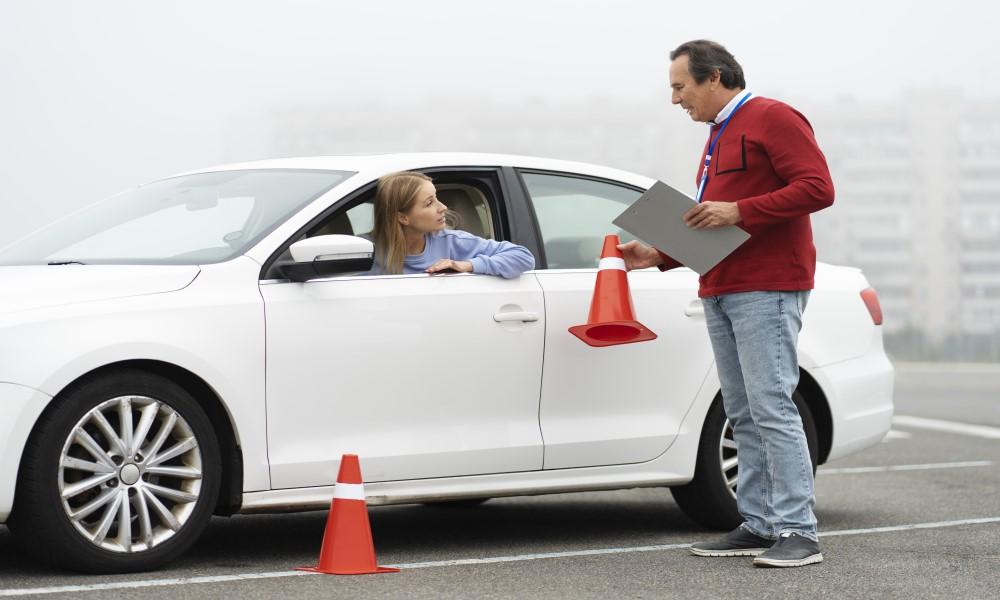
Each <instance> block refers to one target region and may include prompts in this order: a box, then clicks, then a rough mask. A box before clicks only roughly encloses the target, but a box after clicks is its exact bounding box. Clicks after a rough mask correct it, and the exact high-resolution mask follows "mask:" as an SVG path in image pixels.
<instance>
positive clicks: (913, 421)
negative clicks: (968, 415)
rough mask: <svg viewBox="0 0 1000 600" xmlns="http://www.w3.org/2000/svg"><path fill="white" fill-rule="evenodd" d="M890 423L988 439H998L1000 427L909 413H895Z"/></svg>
mask: <svg viewBox="0 0 1000 600" xmlns="http://www.w3.org/2000/svg"><path fill="white" fill-rule="evenodd" d="M892 424H893V425H900V426H902V427H915V428H916V429H930V430H932V431H944V432H946V433H957V434H960V435H971V436H973V437H981V438H986V439H989V440H1000V427H988V426H986V425H972V424H970V423H959V422H957V421H943V420H941V419H927V418H924V417H911V416H909V415H896V416H895V417H893V418H892Z"/></svg>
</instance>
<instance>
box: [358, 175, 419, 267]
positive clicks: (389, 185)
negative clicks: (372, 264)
mask: <svg viewBox="0 0 1000 600" xmlns="http://www.w3.org/2000/svg"><path fill="white" fill-rule="evenodd" d="M425 181H431V178H430V177H428V176H426V175H424V174H423V173H415V172H413V171H402V172H399V173H390V174H388V175H386V176H384V177H381V178H379V180H378V187H377V188H376V191H375V223H374V227H373V229H372V238H373V241H374V242H375V252H376V253H377V256H378V257H379V258H380V259H381V262H382V267H383V271H384V272H385V273H386V274H393V275H394V274H399V273H402V272H403V259H405V258H406V238H405V236H404V235H403V226H402V225H401V224H400V222H399V218H398V217H397V215H398V214H399V213H405V212H407V211H409V210H410V208H411V207H412V206H413V202H414V200H416V199H417V193H418V192H419V191H420V186H421V185H423V183H424V182H425Z"/></svg>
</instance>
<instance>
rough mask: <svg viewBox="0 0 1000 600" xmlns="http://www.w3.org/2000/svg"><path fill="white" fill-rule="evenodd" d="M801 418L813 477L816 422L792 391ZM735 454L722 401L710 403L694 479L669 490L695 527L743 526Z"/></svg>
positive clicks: (731, 434) (731, 527) (816, 436)
mask: <svg viewBox="0 0 1000 600" xmlns="http://www.w3.org/2000/svg"><path fill="white" fill-rule="evenodd" d="M792 400H794V401H795V407H796V408H798V410H799V416H800V417H801V418H802V428H803V430H804V431H805V434H806V442H807V443H808V445H809V458H810V460H811V461H812V468H813V473H814V474H815V473H816V465H817V462H818V459H819V450H818V449H819V443H818V441H819V437H818V434H817V432H816V422H815V420H814V419H813V416H812V411H810V410H809V406H808V405H807V404H806V402H805V398H803V397H802V395H801V394H800V393H799V392H798V391H797V390H796V391H795V392H794V393H793V394H792ZM736 473H737V452H736V443H735V442H734V441H733V429H732V427H731V426H730V425H729V420H728V419H727V418H726V412H725V408H724V407H723V405H722V397H721V396H719V397H717V398H716V399H715V401H714V402H712V406H711V407H710V408H709V409H708V414H707V415H706V417H705V425H704V426H703V427H702V432H701V440H700V441H699V443H698V458H697V462H696V465H695V473H694V479H692V480H691V482H690V483H688V484H686V485H680V486H673V487H671V488H670V492H671V493H672V494H673V497H674V500H676V501H677V504H678V506H680V507H681V510H682V511H684V514H686V515H687V516H689V517H690V518H691V519H693V520H694V521H695V522H697V523H698V524H699V525H702V526H704V527H708V528H711V529H719V530H723V531H728V530H731V529H735V528H736V527H737V526H738V525H740V523H742V522H743V517H742V516H740V512H739V510H737V508H736Z"/></svg>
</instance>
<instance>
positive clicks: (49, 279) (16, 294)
mask: <svg viewBox="0 0 1000 600" xmlns="http://www.w3.org/2000/svg"><path fill="white" fill-rule="evenodd" d="M200 271H201V269H200V268H199V267H198V266H197V265H53V266H24V267H0V278H2V283H0V289H2V290H3V291H2V293H0V314H9V313H15V312H21V311H25V310H34V309H39V308H49V307H53V306H62V305H66V304H76V303H79V302H93V301H96V300H109V299H112V298H125V297H128V296H142V295H145V294H160V293H163V292H172V291H174V290H179V289H182V288H184V287H186V286H187V285H189V284H190V283H191V282H192V281H194V279H195V277H197V276H198V273H199V272H200Z"/></svg>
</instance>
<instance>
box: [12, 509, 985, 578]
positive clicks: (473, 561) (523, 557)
mask: <svg viewBox="0 0 1000 600" xmlns="http://www.w3.org/2000/svg"><path fill="white" fill-rule="evenodd" d="M990 523H1000V517H983V518H978V519H961V520H957V521H935V522H931V523H910V524H906V525H890V526H886V527H869V528H867V529H840V530H835V531H822V532H820V534H819V536H820V537H822V538H826V537H836V536H842V535H865V534H870V533H892V532H897V531H912V530H917V529H940V528H944V527H962V526H964V525H986V524H990ZM690 545H691V544H690V543H688V544H661V545H657V546H632V547H624V548H598V549H595V550H575V551H569V552H547V553H543V554H519V555H515V556H492V557H488V558H462V559H456V560H437V561H430V562H419V563H404V564H398V565H385V566H387V567H395V568H397V569H426V568H431V567H454V566H461V565H484V564H492V563H508V562H520V561H527V560H541V559H547V558H571V557H575V556H597V555H602V554H628V553H632V552H656V551H661V550H678V549H681V548H687V547H688V546H690ZM300 575H315V573H311V572H306V571H272V572H269V573H243V574H239V575H218V576H210V577H181V578H177V579H145V580H139V581H120V582H116V583H95V584H92V585H62V586H52V587H37V588H20V589H7V590H3V589H0V596H31V595H43V594H66V593H73V592H76V593H79V592H93V591H100V590H121V589H138V588H147V587H159V586H171V585H193V584H200V583H226V582H230V581H249V580H254V579H274V578H278V577H298V576H300Z"/></svg>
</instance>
